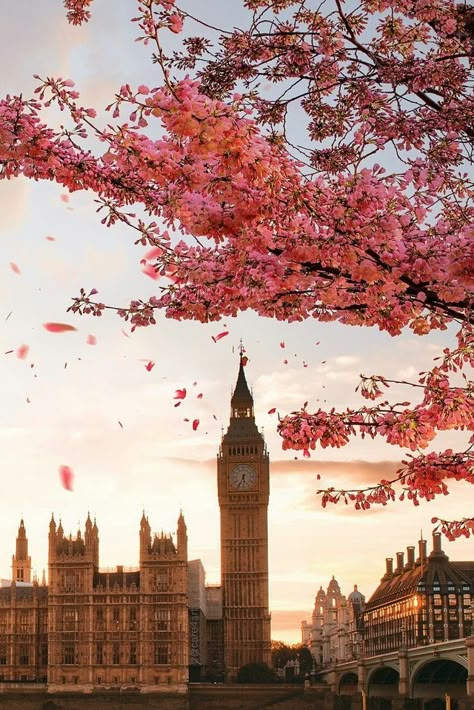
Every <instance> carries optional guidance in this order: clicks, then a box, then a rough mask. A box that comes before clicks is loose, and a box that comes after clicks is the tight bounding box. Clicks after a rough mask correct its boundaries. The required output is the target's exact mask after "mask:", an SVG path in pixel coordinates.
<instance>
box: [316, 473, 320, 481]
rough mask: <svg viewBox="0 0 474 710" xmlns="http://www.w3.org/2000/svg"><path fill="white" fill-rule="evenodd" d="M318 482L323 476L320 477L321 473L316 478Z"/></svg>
mask: <svg viewBox="0 0 474 710" xmlns="http://www.w3.org/2000/svg"><path fill="white" fill-rule="evenodd" d="M316 480H317V481H320V480H321V476H320V475H319V473H318V475H317V476H316Z"/></svg>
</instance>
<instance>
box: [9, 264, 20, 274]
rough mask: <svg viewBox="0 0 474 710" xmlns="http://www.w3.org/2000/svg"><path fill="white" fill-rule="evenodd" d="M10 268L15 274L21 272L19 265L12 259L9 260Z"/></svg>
mask: <svg viewBox="0 0 474 710" xmlns="http://www.w3.org/2000/svg"><path fill="white" fill-rule="evenodd" d="M10 269H11V270H12V271H14V272H15V274H21V271H20V267H19V266H18V265H17V264H15V263H14V262H13V261H11V262H10Z"/></svg>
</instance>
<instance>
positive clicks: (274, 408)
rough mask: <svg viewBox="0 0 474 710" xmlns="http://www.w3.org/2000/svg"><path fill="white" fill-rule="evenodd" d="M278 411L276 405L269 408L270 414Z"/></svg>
mask: <svg viewBox="0 0 474 710" xmlns="http://www.w3.org/2000/svg"><path fill="white" fill-rule="evenodd" d="M275 412H276V407H272V408H271V409H269V410H268V414H275Z"/></svg>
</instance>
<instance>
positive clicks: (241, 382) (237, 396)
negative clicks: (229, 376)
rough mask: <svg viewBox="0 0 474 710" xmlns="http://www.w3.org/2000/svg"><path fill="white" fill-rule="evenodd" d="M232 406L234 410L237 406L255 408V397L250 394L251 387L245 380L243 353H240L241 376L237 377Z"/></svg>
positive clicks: (231, 401)
mask: <svg viewBox="0 0 474 710" xmlns="http://www.w3.org/2000/svg"><path fill="white" fill-rule="evenodd" d="M230 404H231V407H232V408H235V407H237V406H242V405H244V406H248V407H252V406H253V397H252V395H251V393H250V390H249V386H248V384H247V380H246V378H245V371H244V363H243V356H242V352H241V353H240V367H239V374H238V377H237V382H236V385H235V389H234V392H233V394H232V399H231V400H230Z"/></svg>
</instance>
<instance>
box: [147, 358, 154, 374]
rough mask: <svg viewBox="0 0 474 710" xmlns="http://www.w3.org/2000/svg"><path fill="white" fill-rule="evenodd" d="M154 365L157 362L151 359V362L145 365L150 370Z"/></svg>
mask: <svg viewBox="0 0 474 710" xmlns="http://www.w3.org/2000/svg"><path fill="white" fill-rule="evenodd" d="M154 367H155V363H154V362H152V361H151V360H150V362H149V363H148V364H147V365H145V369H146V370H148V372H150V371H151V370H153V368H154Z"/></svg>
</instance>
